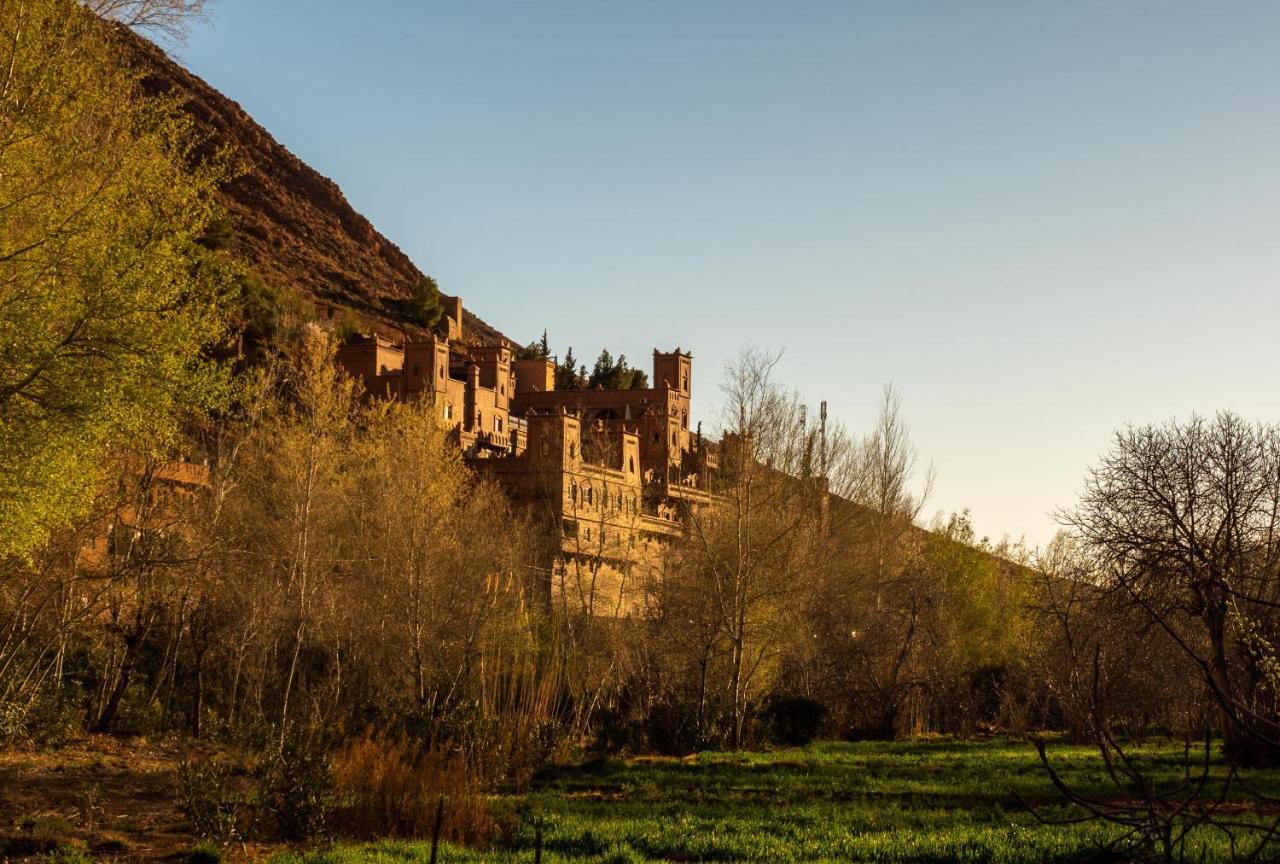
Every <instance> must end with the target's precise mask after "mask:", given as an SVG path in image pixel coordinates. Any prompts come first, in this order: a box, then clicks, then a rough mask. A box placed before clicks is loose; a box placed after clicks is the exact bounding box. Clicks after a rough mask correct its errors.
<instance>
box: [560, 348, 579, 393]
mask: <svg viewBox="0 0 1280 864" xmlns="http://www.w3.org/2000/svg"><path fill="white" fill-rule="evenodd" d="M585 381H586V376H585V375H583V374H582V372H581V371H579V369H578V358H577V357H574V356H573V348H572V347H571V348H569V350H568V351H567V352H566V353H565V355H564V361H563V362H562V363H559V364H557V365H556V389H557V390H581V389H582V385H583V383H584V382H585Z"/></svg>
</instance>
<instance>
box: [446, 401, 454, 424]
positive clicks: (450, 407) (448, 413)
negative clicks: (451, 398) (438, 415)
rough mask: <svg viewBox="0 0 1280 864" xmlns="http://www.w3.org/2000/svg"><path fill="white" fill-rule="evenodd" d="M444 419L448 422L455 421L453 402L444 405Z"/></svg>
mask: <svg viewBox="0 0 1280 864" xmlns="http://www.w3.org/2000/svg"><path fill="white" fill-rule="evenodd" d="M444 419H446V420H452V419H453V403H452V402H446V403H444Z"/></svg>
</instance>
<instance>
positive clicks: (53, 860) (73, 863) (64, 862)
mask: <svg viewBox="0 0 1280 864" xmlns="http://www.w3.org/2000/svg"><path fill="white" fill-rule="evenodd" d="M40 862H41V864H93V859H92V858H90V857H89V856H88V855H86V854H84V852H83V851H81V850H80V849H77V848H76V847H74V846H59V847H57V848H56V849H54V850H52V851H51V852H46V853H45V854H44V855H41V856H40Z"/></svg>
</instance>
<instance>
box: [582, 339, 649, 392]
mask: <svg viewBox="0 0 1280 864" xmlns="http://www.w3.org/2000/svg"><path fill="white" fill-rule="evenodd" d="M648 386H649V376H648V375H646V374H645V373H643V372H641V371H640V370H639V369H632V368H631V367H630V366H629V365H627V357H626V355H625V354H620V355H618V359H617V362H615V361H614V359H613V355H611V354H610V353H609V351H608V349H605V350H603V351H601V352H600V356H599V357H597V358H596V365H595V368H594V369H593V370H592V371H591V376H590V377H589V378H588V379H587V388H588V389H594V388H596V387H602V388H604V389H605V390H632V389H643V388H645V387H648Z"/></svg>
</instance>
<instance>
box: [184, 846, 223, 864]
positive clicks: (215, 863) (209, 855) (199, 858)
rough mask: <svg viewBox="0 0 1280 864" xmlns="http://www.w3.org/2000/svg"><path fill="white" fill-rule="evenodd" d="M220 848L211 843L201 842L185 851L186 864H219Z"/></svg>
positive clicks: (220, 859)
mask: <svg viewBox="0 0 1280 864" xmlns="http://www.w3.org/2000/svg"><path fill="white" fill-rule="evenodd" d="M221 862H222V850H221V849H220V848H218V847H217V846H215V845H213V844H212V843H201V844H200V845H199V846H196V847H195V848H193V849H192V850H191V851H190V852H188V853H187V857H186V864H221Z"/></svg>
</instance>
